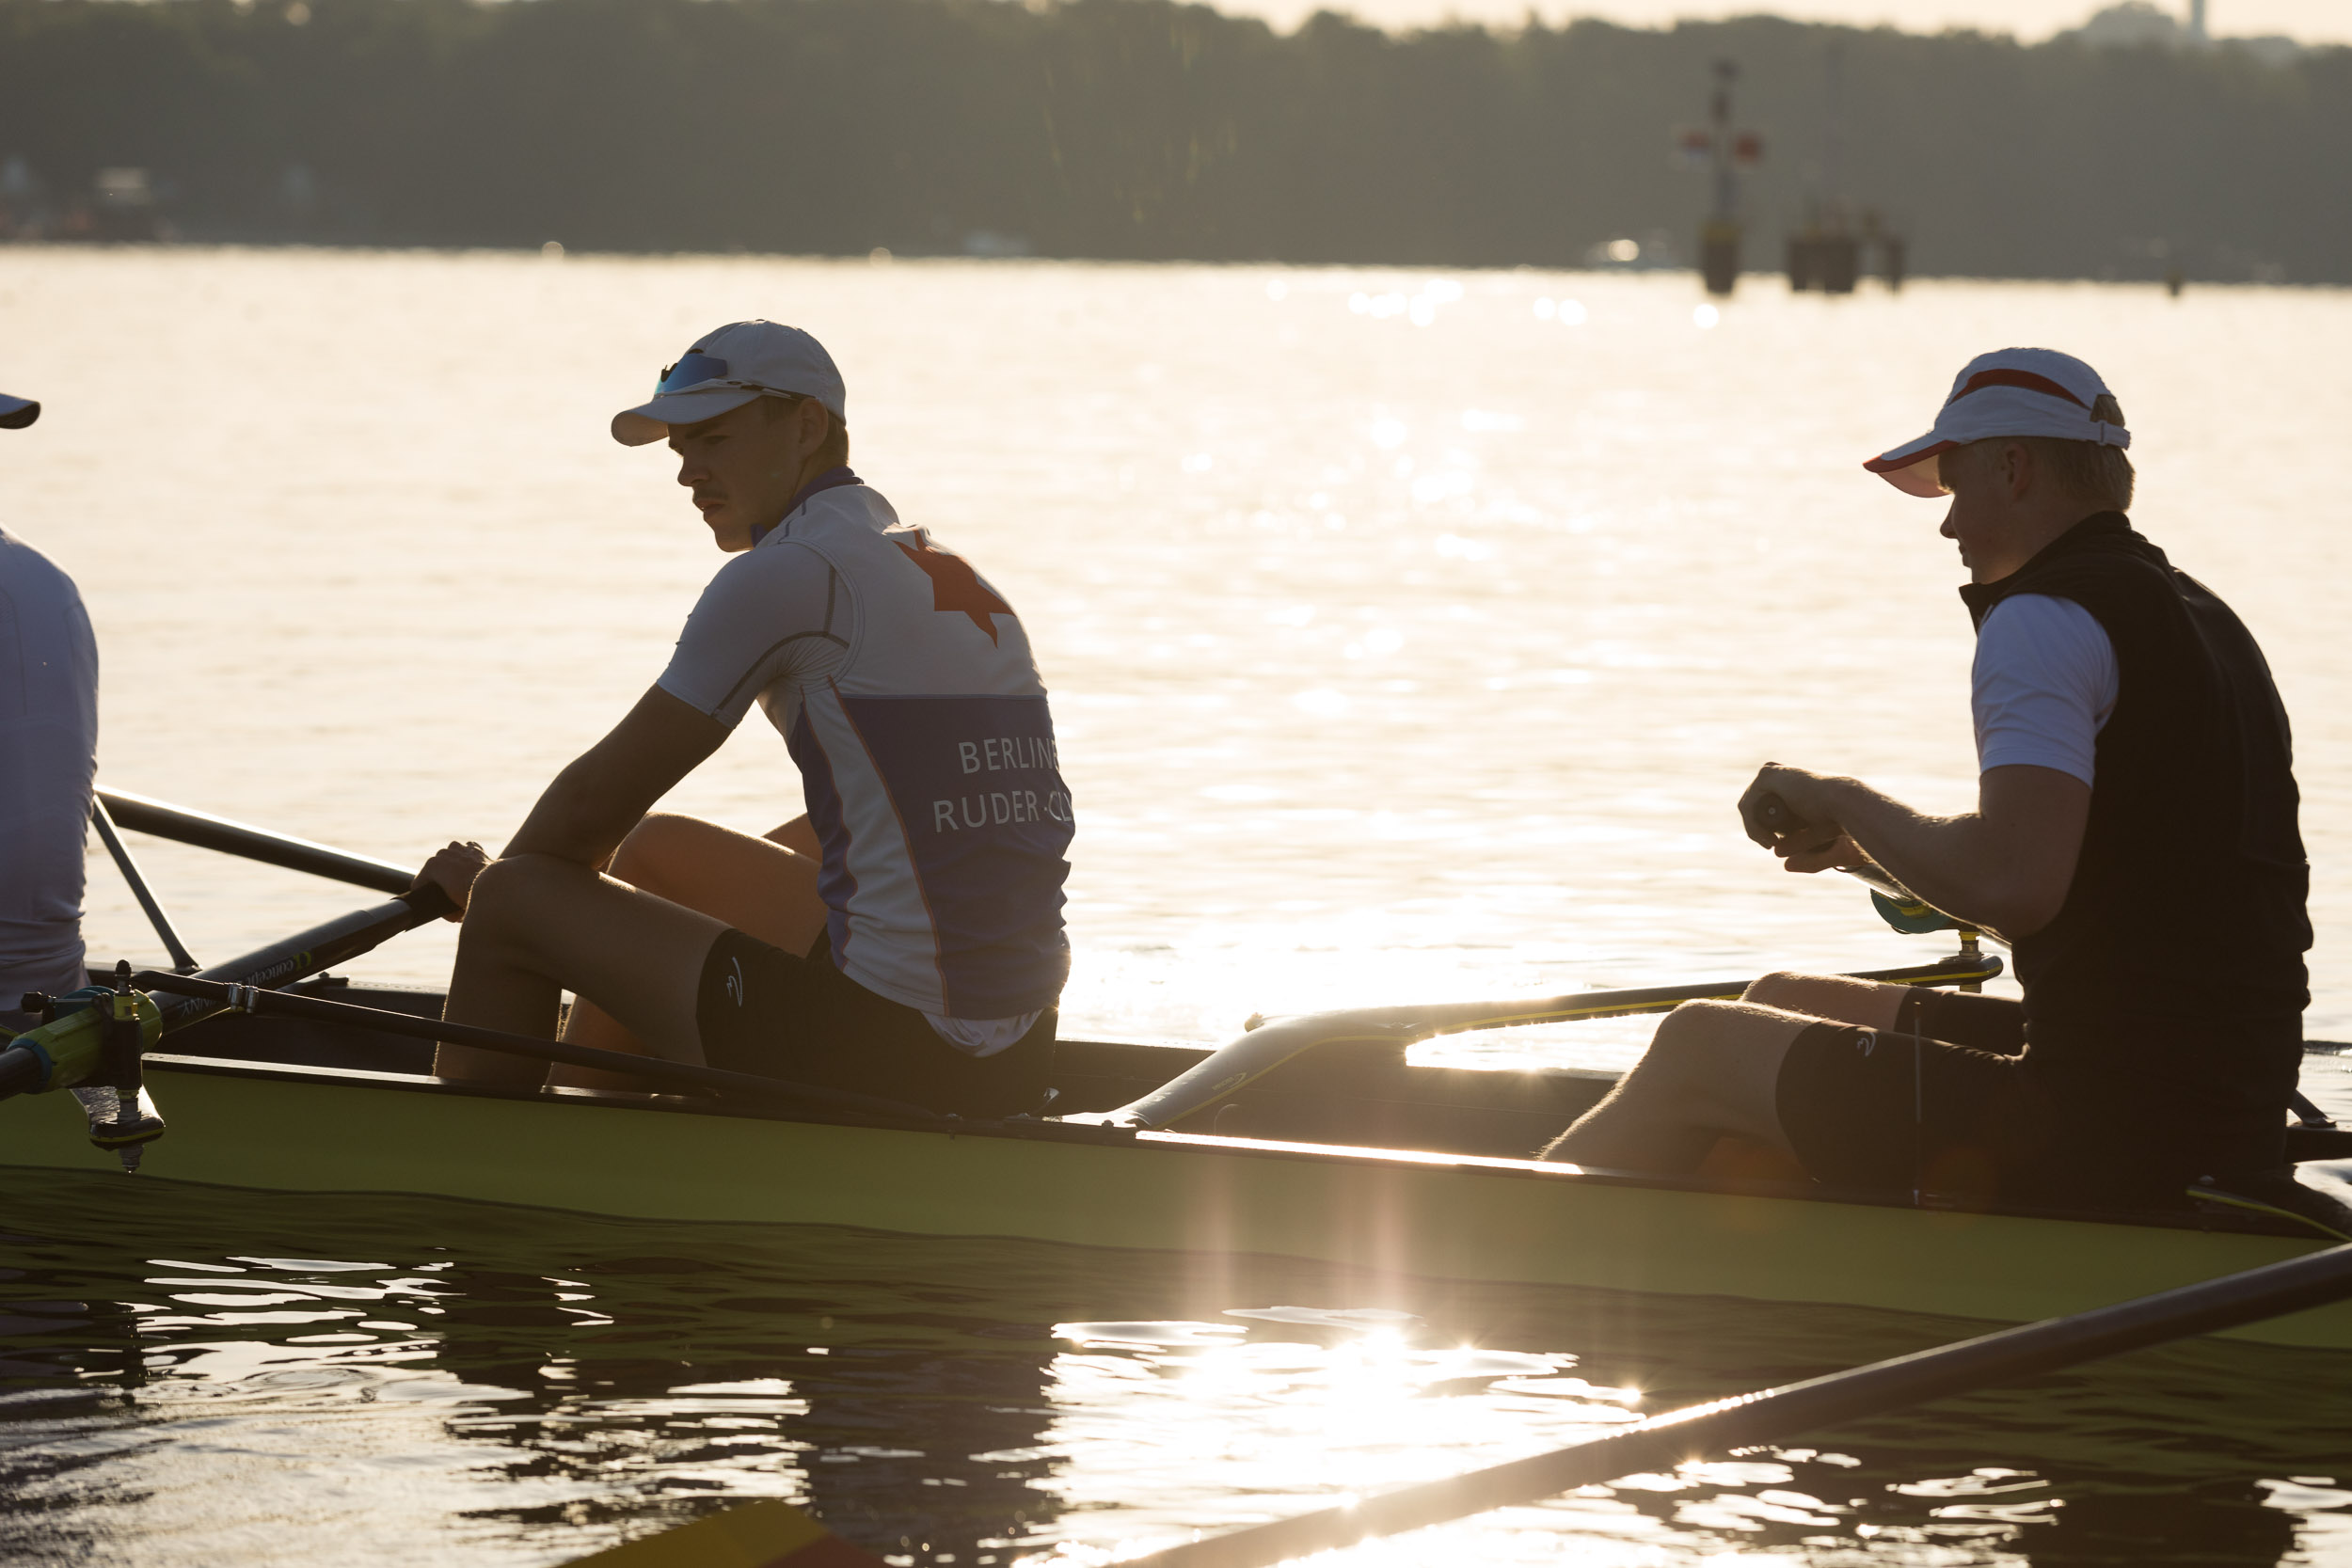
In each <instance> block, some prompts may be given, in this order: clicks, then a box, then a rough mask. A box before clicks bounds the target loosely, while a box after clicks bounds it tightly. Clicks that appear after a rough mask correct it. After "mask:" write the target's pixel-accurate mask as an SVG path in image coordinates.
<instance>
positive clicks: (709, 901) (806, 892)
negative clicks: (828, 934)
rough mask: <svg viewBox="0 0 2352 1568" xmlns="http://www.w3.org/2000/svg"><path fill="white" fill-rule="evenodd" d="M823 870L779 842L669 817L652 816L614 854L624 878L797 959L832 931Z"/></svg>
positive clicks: (616, 869)
mask: <svg viewBox="0 0 2352 1568" xmlns="http://www.w3.org/2000/svg"><path fill="white" fill-rule="evenodd" d="M789 826H791V824H787V827H789ZM784 831H785V830H783V829H779V830H778V832H784ZM818 869H819V866H818V860H817V858H816V857H815V856H814V855H804V854H801V853H799V852H797V851H796V850H794V849H792V848H789V847H786V846H785V845H782V844H778V843H776V842H775V841H774V840H772V839H766V838H755V837H753V836H752V835H751V834H749V833H739V832H736V831H735V830H733V829H732V828H723V827H721V826H720V825H719V824H718V823H716V822H706V821H704V820H703V819H702V818H701V817H699V816H677V815H675V814H673V813H668V812H656V813H652V814H649V815H648V816H646V817H645V818H644V820H643V821H641V822H639V823H638V824H637V826H636V827H635V828H634V829H632V830H631V831H630V832H629V835H628V838H626V839H624V840H622V841H621V847H620V849H619V851H618V852H617V853H615V854H614V855H613V857H612V875H613V877H614V878H616V879H619V880H621V881H624V882H627V883H628V884H629V885H630V886H632V887H637V888H643V889H644V891H645V892H647V893H650V894H653V895H657V896H659V897H661V898H666V899H668V900H669V901H670V902H671V903H673V904H683V905H684V906H685V907H686V908H688V909H690V910H696V911H701V912H702V913H704V914H707V915H709V916H711V917H712V918H713V919H715V920H718V921H720V922H722V923H723V924H724V925H728V926H732V927H735V928H736V929H737V930H739V931H741V932H742V933H744V934H745V935H746V936H752V937H757V938H758V939H759V940H760V941H761V942H766V943H768V944H769V945H770V946H771V947H781V948H783V949H784V950H785V951H786V952H787V953H790V954H793V955H794V956H796V957H797V956H799V955H801V954H803V953H805V952H807V951H808V950H809V947H810V945H811V944H812V943H814V942H816V940H817V933H818V931H820V930H822V929H824V926H825V902H824V899H823V897H822V896H821V895H819V894H818V890H817V876H818Z"/></svg>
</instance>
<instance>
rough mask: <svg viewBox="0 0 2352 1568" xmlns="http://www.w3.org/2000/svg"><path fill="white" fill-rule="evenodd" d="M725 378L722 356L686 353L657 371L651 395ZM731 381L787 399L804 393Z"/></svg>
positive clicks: (790, 400) (795, 399)
mask: <svg viewBox="0 0 2352 1568" xmlns="http://www.w3.org/2000/svg"><path fill="white" fill-rule="evenodd" d="M728 379H729V378H728V375H727V362H726V361H725V360H723V359H721V358H719V357H718V356H715V355H709V354H702V353H693V354H689V355H687V356H686V357H684V358H683V359H680V360H679V361H678V362H677V363H676V364H675V365H672V366H670V367H669V368H668V369H667V370H664V371H663V372H661V379H660V381H657V382H655V383H654V388H653V395H654V396H656V397H667V396H668V395H669V394H670V393H672V392H683V391H686V390H688V389H689V388H694V387H702V386H707V385H708V384H709V383H711V382H713V381H725V380H728ZM735 385H736V386H739V387H757V388H759V390H760V392H761V393H762V394H763V395H765V396H768V397H771V398H783V399H784V400H785V401H786V402H787V403H799V402H800V401H801V400H802V399H803V398H804V397H806V396H807V395H808V394H807V393H805V392H787V391H786V390H784V389H783V388H780V387H764V386H760V384H759V383H758V382H756V381H740V380H739V381H736V382H735Z"/></svg>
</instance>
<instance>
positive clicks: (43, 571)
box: [0, 531, 98, 1012]
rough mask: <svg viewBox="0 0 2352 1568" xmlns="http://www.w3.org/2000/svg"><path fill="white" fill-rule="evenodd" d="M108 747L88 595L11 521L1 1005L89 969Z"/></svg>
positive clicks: (5, 571)
mask: <svg viewBox="0 0 2352 1568" xmlns="http://www.w3.org/2000/svg"><path fill="white" fill-rule="evenodd" d="M97 756H98V641H97V639H96V638H95V637H93V636H92V635H91V634H90V625H89V615H88V614H87V611H85V610H83V608H82V595H81V594H79V593H77V592H75V591H74V587H73V579H72V578H69V577H67V576H66V575H65V574H64V573H63V572H61V571H59V570H58V569H57V568H56V566H54V565H52V564H51V563H50V562H49V559H48V558H47V557H46V556H43V555H42V554H41V553H40V551H39V550H36V549H34V548H33V547H32V546H30V545H27V544H25V543H24V541H23V540H21V539H11V538H9V537H8V534H7V533H6V532H5V531H0V1012H9V1011H13V1010H14V1009H15V1007H16V1006H17V1002H18V1000H19V999H20V998H21V997H22V996H23V995H24V992H26V991H28V990H40V991H47V992H48V993H49V994H50V995H52V996H62V995H64V994H65V993H66V992H67V991H71V990H81V989H82V987H84V986H86V985H87V984H88V983H89V981H88V978H87V975H86V974H84V973H83V969H82V853H83V846H84V843H85V841H86V840H87V836H88V832H89V797H90V783H91V774H92V771H93V770H94V768H95V767H96V762H97Z"/></svg>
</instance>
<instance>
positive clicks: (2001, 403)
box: [1862, 348, 2132, 496]
mask: <svg viewBox="0 0 2352 1568" xmlns="http://www.w3.org/2000/svg"><path fill="white" fill-rule="evenodd" d="M2108 395H2110V394H2109V393H2108V392H2107V384H2106V382H2104V381H2102V380H2100V379H2099V372H2097V371H2094V370H2092V369H2091V368H2090V366H2089V365H2086V364H2084V363H2083V362H2082V361H2081V360H2079V359H2077V358H2075V357H2074V356H2073V355H2071V354H2060V353H2058V350H2056V349H2049V348H2004V349H1996V350H1995V351H1994V352H1993V353H1991V354H1979V355H1978V356H1976V357H1975V358H1974V359H1971V360H1969V361H1968V364H1967V366H1966V368H1964V369H1963V370H1962V372H1960V374H1958V375H1957V376H1955V377H1953V378H1952V395H1951V396H1950V397H1948V398H1946V399H1945V400H1944V407H1943V410H1942V412H1940V413H1938V414H1937V415H1936V416H1935V428H1934V429H1933V430H1931V431H1929V432H1928V433H1927V434H1926V435H1925V436H1920V437H1919V438H1918V439H1917V440H1915V441H1906V442H1904V443H1903V444H1902V445H1901V446H1899V447H1897V448H1895V449H1894V450H1893V451H1886V452H1881V453H1880V454H1879V455H1878V456H1876V457H1873V458H1871V459H1870V460H1869V461H1868V462H1867V463H1865V464H1863V465H1862V466H1863V467H1866V468H1867V469H1869V470H1870V471H1871V472H1872V473H1874V474H1876V475H1878V476H1879V477H1880V478H1881V479H1883V480H1884V481H1886V483H1889V484H1892V485H1893V486H1894V487H1895V488H1896V489H1898V490H1902V491H1906V492H1908V493H1909V494H1911V495H1915V496H1940V495H1942V494H1944V484H1943V481H1942V478H1941V476H1940V475H1939V473H1938V471H1937V468H1938V465H1937V462H1936V460H1937V459H1938V458H1940V457H1942V456H1943V455H1944V453H1946V452H1947V451H1951V450H1952V449H1953V448H1954V447H1964V446H1966V445H1967V444H1968V443H1969V442H1971V441H1983V440H1989V439H1991V438H1992V437H1994V436H2052V437H2055V438H2056V439H2058V440H2060V441H2096V442H2097V443H2099V444H2100V445H2101V446H2106V447H2128V446H2130V445H2131V444H2132V433H2131V432H2130V431H2128V430H2125V429H2124V428H2123V427H2122V425H2120V424H2108V423H2106V421H2105V420H2101V419H2099V418H2098V417H2097V416H2096V415H2095V414H2093V412H2092V409H2093V407H2094V406H2095V405H2096V404H2098V401H2099V400H2100V399H2101V398H2103V397H2106V396H2108Z"/></svg>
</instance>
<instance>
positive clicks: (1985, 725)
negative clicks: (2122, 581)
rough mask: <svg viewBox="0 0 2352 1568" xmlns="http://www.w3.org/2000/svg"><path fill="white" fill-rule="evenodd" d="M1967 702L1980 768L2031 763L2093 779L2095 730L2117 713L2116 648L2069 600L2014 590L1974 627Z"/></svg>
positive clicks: (2087, 781)
mask: <svg viewBox="0 0 2352 1568" xmlns="http://www.w3.org/2000/svg"><path fill="white" fill-rule="evenodd" d="M1972 685H1973V688H1974V689H1973V691H1972V693H1971V698H1970V707H1971V709H1972V710H1973V712H1974V715H1975V718H1976V724H1977V770H1978V771H1979V772H1984V771H1987V770H1989V769H1991V768H2007V767H2010V766H2013V765H2016V764H2020V763H2025V764H2030V765H2031V766H2033V767H2036V768H2056V769H2058V771H2059V772H2061V773H2071V774H2073V775H2074V777H2075V778H2078V779H2080V780H2082V782H2083V783H2084V784H2091V783H2092V782H2093V781H2092V778H2091V759H2092V756H2093V753H2094V752H2096V750H2097V746H2098V738H2099V732H2100V731H2101V730H2102V729H2104V728H2106V722H2107V719H2108V716H2109V715H2111V714H2113V713H2114V712H2115V699H2116V693H2117V690H2118V689H2119V681H2118V677H2117V673H2116V667H2115V645H2114V644H2113V643H2112V642H2110V641H2107V634H2106V627H2104V626H2100V625H2099V621H2098V618H2097V617H2096V616H2094V615H2092V614H2091V613H2090V611H2089V610H2085V609H2084V608H2083V607H2082V606H2081V605H2078V604H2076V603H2075V602H2074V600H2072V599H2061V598H2056V597H2053V596H2052V595H2050V594H2013V595H2011V596H2010V597H2009V598H2006V599H2003V600H2002V601H2001V602H2000V603H1998V604H1996V605H1994V607H1993V611H1992V613H1991V614H1989V615H1987V616H1986V617H1985V618H1984V625H1983V626H1980V627H1979V628H1978V631H1977V661H1976V672H1975V676H1974V679H1973V682H1972Z"/></svg>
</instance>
